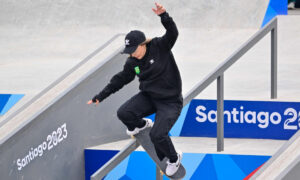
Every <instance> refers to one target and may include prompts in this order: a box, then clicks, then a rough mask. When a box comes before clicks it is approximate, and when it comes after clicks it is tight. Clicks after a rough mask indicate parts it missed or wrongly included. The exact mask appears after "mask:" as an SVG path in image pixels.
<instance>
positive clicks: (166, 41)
mask: <svg viewBox="0 0 300 180" xmlns="http://www.w3.org/2000/svg"><path fill="white" fill-rule="evenodd" d="M159 16H160V17H161V23H162V25H163V26H164V27H165V29H166V33H165V34H164V35H163V36H162V37H160V38H158V43H159V45H160V47H161V48H164V49H165V50H167V51H169V50H171V49H172V47H173V46H174V44H175V42H176V40H177V37H178V29H177V27H176V24H175V22H174V21H173V18H172V17H170V16H169V14H168V13H167V12H164V13H162V14H161V15H159Z"/></svg>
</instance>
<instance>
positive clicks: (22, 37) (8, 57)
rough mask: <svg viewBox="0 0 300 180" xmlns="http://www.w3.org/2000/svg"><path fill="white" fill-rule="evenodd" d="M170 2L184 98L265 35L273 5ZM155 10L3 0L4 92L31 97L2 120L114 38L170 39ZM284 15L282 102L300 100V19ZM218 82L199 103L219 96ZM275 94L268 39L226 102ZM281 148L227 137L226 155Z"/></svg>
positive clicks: (0, 65)
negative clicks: (141, 34) (135, 32)
mask: <svg viewBox="0 0 300 180" xmlns="http://www.w3.org/2000/svg"><path fill="white" fill-rule="evenodd" d="M162 3H163V4H164V5H165V7H166V8H167V10H168V11H169V12H170V15H172V16H173V17H174V20H175V22H176V23H177V25H178V28H179V32H180V36H179V39H178V41H177V43H176V45H175V47H174V50H173V52H174V54H175V58H176V60H177V63H178V66H179V69H180V71H181V74H182V79H183V93H186V92H187V91H188V90H190V89H191V88H192V87H193V86H194V85H195V84H196V83H197V82H199V81H200V80H201V79H202V78H203V77H204V76H206V75H207V74H208V73H209V72H211V71H212V70H213V69H214V68H215V67H216V66H217V65H218V64H219V63H221V62H222V61H223V60H225V59H226V58H227V57H228V56H229V55H231V54H232V53H233V52H234V51H235V50H236V49H237V48H238V47H240V45H241V44H243V43H244V42H245V41H246V40H247V39H249V37H251V35H253V34H254V33H255V32H256V31H257V29H258V28H259V27H260V25H261V23H262V20H263V16H264V12H265V10H266V8H267V4H268V1H267V0H255V1H253V0H247V1H246V0H245V1H230V0H225V1H221V0H209V1H204V0H201V1H196V0H193V1H188V2H187V1H179V0H176V1H175V0H169V1H163V2H162ZM258 4H259V6H258ZM132 7H138V8H137V9H133V8H132ZM151 7H153V1H147V2H144V1H136V0H130V1H116V0H113V1H95V0H90V1H83V0H77V1H75V0H64V1H60V2H53V1H50V0H46V1H29V0H23V1H16V0H14V1H11V0H10V1H9V0H2V1H1V5H0V27H1V28H0V39H1V41H0V57H1V60H0V77H1V79H0V84H1V88H0V93H21V94H25V97H24V98H23V100H22V101H21V102H20V103H18V104H17V105H16V106H15V107H14V108H13V109H12V110H11V111H9V112H8V113H7V114H6V115H4V116H2V117H0V121H2V120H3V119H5V118H6V117H7V116H9V115H10V114H11V113H12V112H13V111H15V110H16V109H17V108H18V107H20V106H21V105H22V104H24V103H25V102H26V101H28V100H30V99H31V98H32V97H33V96H35V95H36V94H37V93H38V92H40V91H41V90H43V89H44V88H45V87H47V85H49V84H50V83H51V82H53V81H55V80H56V79H57V78H58V77H59V76H61V75H62V74H63V73H64V72H66V71H67V70H68V69H70V68H71V67H72V66H74V65H76V64H77V63H78V62H79V61H81V60H82V59H83V58H85V57H86V56H87V55H88V54H89V53H90V52H92V51H93V50H95V49H96V48H97V47H99V46H100V45H101V44H103V43H104V42H105V41H106V40H108V39H109V38H110V37H112V36H113V35H114V34H116V33H120V32H125V33H126V32H128V31H129V30H131V29H141V30H143V31H145V33H146V35H147V36H148V37H153V36H160V35H162V34H163V32H164V30H163V27H162V26H161V25H160V22H159V18H158V17H156V16H155V15H154V14H153V13H152V12H151ZM116 12H117V13H116ZM278 18H279V19H278V20H279V21H278V22H279V29H278V33H279V34H278V99H277V100H281V101H298V102H299V101H300V79H299V78H297V76H298V72H299V69H300V60H299V59H300V53H299V50H298V47H300V39H299V37H300V34H299V33H300V31H299V28H300V21H299V20H300V19H299V18H300V17H299V16H279V17H278ZM120 41H122V40H120ZM215 84H216V83H214V84H212V85H211V86H210V87H209V88H207V89H206V90H204V91H203V92H202V94H200V95H199V96H198V98H204V99H214V98H216V85H215ZM269 97H270V37H269V36H267V37H265V38H264V39H263V40H262V41H261V42H259V43H258V44H257V45H256V46H255V47H254V48H253V49H252V50H251V51H250V52H248V53H247V54H246V55H245V56H244V57H242V59H241V60H240V61H239V62H238V63H237V64H235V65H234V66H233V67H232V68H231V69H229V70H228V71H227V72H226V73H225V99H237V100H269ZM11 126H13V124H11ZM174 141H176V142H175V146H177V145H176V144H178V145H180V141H178V142H177V140H176V139H174ZM200 141H201V143H200V144H206V145H207V147H208V149H202V150H203V152H206V151H208V152H210V150H209V149H210V148H211V150H212V151H214V152H215V149H216V148H215V146H216V142H215V141H216V140H215V139H209V138H208V139H203V142H202V140H200ZM186 142H188V141H186ZM197 142H198V141H197ZM247 142H249V144H248V145H249V146H248V145H245V146H244V147H245V148H246V147H247V148H249V149H248V150H249V151H248V150H246V149H239V148H237V147H236V145H238V144H243V143H247ZM190 143H195V142H194V141H193V140H191V141H190ZM252 143H253V144H252ZM255 144H256V145H255ZM280 144H282V142H280V141H272V140H265V141H260V140H251V141H248V140H245V139H240V140H234V139H229V140H227V139H226V141H225V151H227V150H226V149H228V150H230V151H228V153H239V152H243V153H249V154H252V153H255V149H257V148H259V147H265V149H264V150H261V151H260V150H259V151H258V152H257V153H263V152H265V153H269V154H273V153H274V152H275V150H276V148H278V147H280ZM213 146H214V147H213ZM191 147H192V146H191ZM230 147H232V148H230ZM241 148H242V147H241ZM251 148H252V149H251ZM231 150H232V151H231ZM235 150H236V151H235ZM250 151H251V152H252V153H251V152H250Z"/></svg>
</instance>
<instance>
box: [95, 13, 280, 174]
mask: <svg viewBox="0 0 300 180" xmlns="http://www.w3.org/2000/svg"><path fill="white" fill-rule="evenodd" d="M270 31H271V99H276V98H277V18H276V17H275V18H273V19H272V20H271V21H270V22H269V23H268V24H267V25H265V27H264V28H262V29H260V30H259V31H258V32H257V33H255V34H254V35H253V36H252V37H251V38H250V39H249V40H248V41H247V42H245V43H244V44H243V45H242V46H241V47H240V48H239V49H238V50H236V51H235V52H234V53H233V54H232V55H231V56H230V57H228V58H227V59H226V60H225V61H224V62H223V63H221V64H220V65H219V66H218V67H217V68H216V69H215V70H213V71H212V72H211V73H210V74H209V75H208V76H206V77H205V78H204V79H203V80H202V81H201V82H200V83H198V84H197V85H196V86H195V87H194V88H193V89H192V90H190V91H189V92H188V93H187V95H185V96H184V101H183V104H184V106H185V105H186V104H188V103H189V102H190V101H191V100H192V99H193V98H195V97H196V96H197V95H198V94H199V93H201V92H202V91H203V90H204V89H205V88H206V87H208V86H209V85H210V84H211V83H212V82H213V81H215V80H217V151H223V150H224V115H223V112H224V72H225V71H226V70H227V69H228V68H229V67H231V66H232V65H233V64H234V63H235V62H236V61H237V60H239V59H240V58H241V57H242V56H243V55H244V54H245V53H246V52H247V51H248V50H250V49H251V48H252V47H253V46H254V45H255V44H256V43H257V42H259V41H260V40H261V39H262V38H263V37H265V36H266V35H267V34H268V33H269V32H270ZM136 145H137V144H136V143H133V142H131V143H130V144H129V145H128V146H127V148H125V149H123V150H122V151H126V154H128V155H129V154H130V153H131V152H132V151H134V149H135V148H132V147H131V146H134V147H135V146H136ZM129 149H130V150H131V152H130V150H129ZM122 151H121V152H120V154H122ZM125 158H126V157H124V156H119V155H118V154H117V155H116V156H115V157H114V161H109V162H107V163H106V164H105V165H104V166H103V167H102V168H101V169H99V170H98V171H97V172H95V173H94V174H93V175H92V176H91V177H92V178H91V179H92V180H98V179H102V178H103V177H104V176H105V175H106V174H107V173H108V172H109V171H110V170H112V169H113V168H114V167H116V166H117V165H118V164H119V163H120V162H121V161H122V160H123V159H125ZM104 171H105V173H103V172H104ZM156 174H158V173H156ZM156 178H157V179H161V176H157V177H156Z"/></svg>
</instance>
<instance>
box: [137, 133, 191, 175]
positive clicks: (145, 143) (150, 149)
mask: <svg viewBox="0 0 300 180" xmlns="http://www.w3.org/2000/svg"><path fill="white" fill-rule="evenodd" d="M150 130H151V128H146V129H145V130H143V131H141V132H139V133H138V134H136V135H134V137H135V138H136V140H137V141H138V142H139V143H140V145H141V146H142V147H143V148H144V149H145V151H146V152H147V153H148V154H149V156H150V157H151V159H152V160H153V161H154V162H155V163H156V165H157V166H158V167H159V168H160V169H161V171H162V172H163V173H164V174H165V172H166V168H167V160H168V159H167V158H164V159H163V160H162V161H160V160H159V159H158V157H157V155H156V151H155V148H154V145H153V143H152V141H151V139H150V136H149V133H150ZM185 173H186V171H185V168H184V167H183V166H182V164H180V167H179V169H178V171H177V172H176V173H175V174H174V175H173V176H167V175H166V176H167V177H169V178H171V179H172V180H179V179H182V178H183V177H184V176H185Z"/></svg>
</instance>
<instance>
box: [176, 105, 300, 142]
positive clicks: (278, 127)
mask: <svg viewBox="0 0 300 180" xmlns="http://www.w3.org/2000/svg"><path fill="white" fill-rule="evenodd" d="M216 109H217V102H216V100H192V102H191V103H190V106H189V109H188V112H187V115H186V118H185V121H184V124H183V127H182V130H181V132H180V136H195V137H216V131H217V123H216V121H217V111H216ZM299 127H300V103H298V102H274V101H224V136H225V137H228V138H261V139H282V140H287V139H289V138H290V137H291V136H292V135H293V134H294V133H295V132H297V130H298V129H299Z"/></svg>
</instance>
